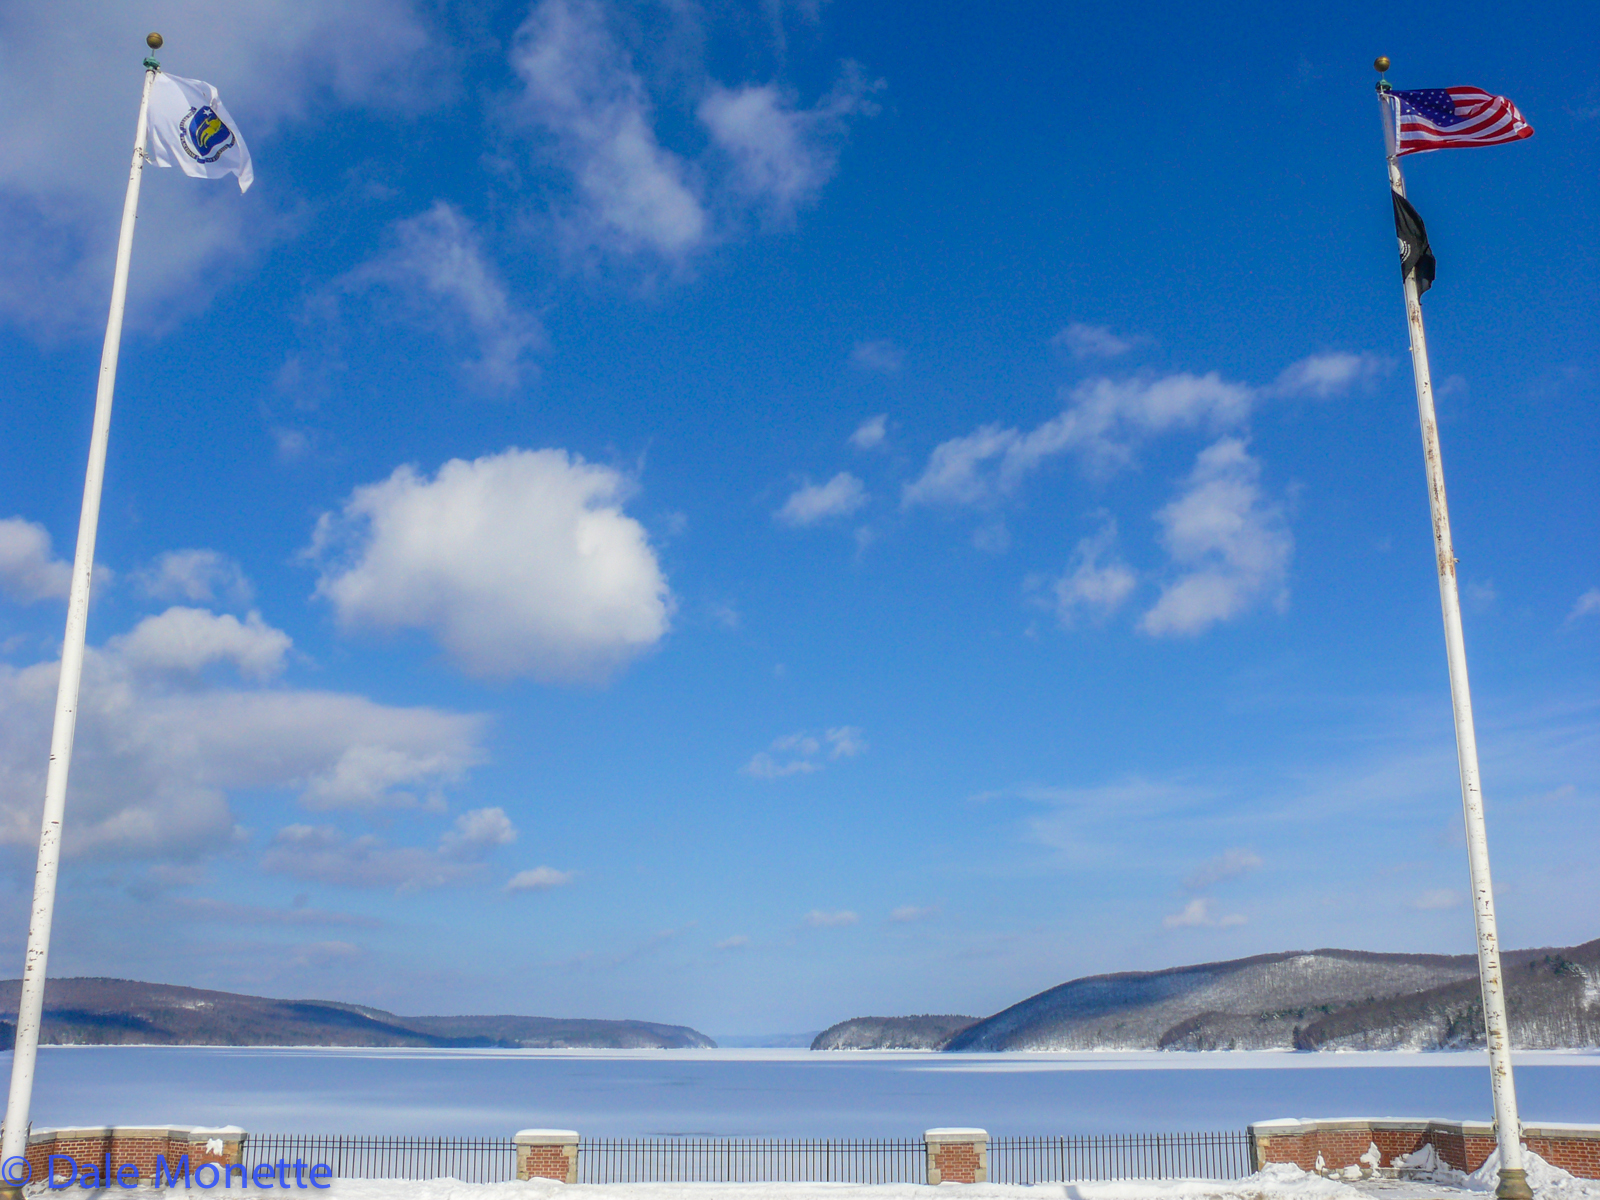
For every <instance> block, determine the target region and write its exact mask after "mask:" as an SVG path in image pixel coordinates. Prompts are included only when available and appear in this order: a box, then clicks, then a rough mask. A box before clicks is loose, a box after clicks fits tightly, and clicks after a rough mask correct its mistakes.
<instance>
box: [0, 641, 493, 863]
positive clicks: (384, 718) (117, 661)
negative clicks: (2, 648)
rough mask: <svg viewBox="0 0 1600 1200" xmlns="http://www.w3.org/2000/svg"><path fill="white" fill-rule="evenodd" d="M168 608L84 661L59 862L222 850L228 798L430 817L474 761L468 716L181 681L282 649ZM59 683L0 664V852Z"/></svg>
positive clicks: (34, 831) (29, 817)
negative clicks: (258, 794)
mask: <svg viewBox="0 0 1600 1200" xmlns="http://www.w3.org/2000/svg"><path fill="white" fill-rule="evenodd" d="M176 611H177V612H178V614H179V615H178V616H177V617H172V616H171V615H170V614H162V616H160V617H154V618H150V619H149V621H147V622H143V623H141V625H140V626H138V627H136V628H135V630H134V631H133V632H131V633H129V634H125V635H123V636H121V637H119V638H113V639H112V640H111V641H110V642H108V643H107V644H106V645H105V646H104V647H103V648H94V647H91V648H90V649H89V650H88V652H87V654H86V657H85V662H84V679H83V688H82V692H81V693H80V707H79V716H78V726H77V738H76V745H75V747H74V752H73V763H72V806H71V814H70V817H69V819H68V821H67V824H66V830H65V846H66V849H67V850H68V852H69V853H72V854H82V853H95V854H99V855H102V856H111V857H139V858H156V859H189V858H194V857H198V856H202V855H205V854H206V853H208V852H213V851H216V850H218V849H222V848H226V847H228V846H230V845H232V844H233V843H234V841H235V839H236V837H237V836H238V831H237V829H236V827H235V820H234V816H233V812H232V809H231V806H230V804H229V794H230V793H231V792H234V791H239V790H267V791H289V792H293V793H298V794H299V795H300V798H301V801H302V803H304V804H305V805H306V806H308V807H311V808H354V809H363V810H370V809H378V808H406V807H417V806H418V805H419V804H430V805H432V806H434V807H437V806H439V805H440V804H442V801H441V800H440V799H439V798H438V794H439V792H440V790H441V789H442V788H444V787H446V786H448V785H450V784H453V783H455V782H457V781H459V780H460V779H461V778H462V777H463V775H464V774H465V772H466V771H467V769H468V768H469V767H471V766H472V765H474V764H475V763H477V762H479V761H481V760H482V758H483V756H484V754H483V748H482V741H483V736H484V731H485V722H484V719H483V718H482V717H479V716H474V715H464V714H456V713H447V712H442V711H440V710H438V709H430V708H395V707H390V706H387V705H382V704H376V703H374V702H373V701H371V700H368V699H366V698H365V697H362V696H355V695H349V694H343V693H337V692H317V691H303V690H298V689H294V688H285V687H281V686H280V687H275V688H271V689H263V688H241V687H239V686H236V685H227V684H225V683H222V682H213V681H207V680H204V679H200V678H197V677H195V676H194V674H193V672H194V671H196V670H198V669H199V668H200V667H202V666H206V665H208V664H216V665H218V666H224V665H228V664H232V665H234V666H236V667H242V668H244V669H245V670H246V671H247V672H248V671H252V670H254V671H256V672H257V673H258V674H259V673H264V669H265V668H269V667H271V666H272V665H273V664H274V662H275V659H276V657H279V656H281V650H282V649H285V648H287V645H288V638H287V636H286V635H284V634H282V633H280V632H279V631H277V630H274V629H271V628H270V627H269V626H266V625H264V624H257V625H255V626H254V627H252V625H251V624H250V623H249V622H245V623H241V622H239V621H238V620H237V619H236V618H234V617H231V616H213V617H211V621H212V623H213V627H212V628H209V629H208V628H207V627H206V622H205V620H204V617H205V614H200V615H198V616H197V615H195V614H194V610H176ZM59 673H60V667H59V664H58V663H56V662H55V661H53V660H52V661H47V662H41V663H36V664H33V665H32V666H28V667H22V668H16V667H11V666H5V665H0V844H9V845H14V846H23V847H27V846H34V845H37V843H38V837H39V805H40V802H41V798H42V797H43V795H44V773H45V767H46V765H47V764H46V761H45V760H46V757H47V756H46V754H45V753H44V750H43V748H44V747H48V746H49V744H50V726H51V720H52V716H53V713H54V709H55V697H56V683H57V679H58V677H59ZM419 792H420V793H422V798H420V799H419V797H418V795H417V793H419Z"/></svg>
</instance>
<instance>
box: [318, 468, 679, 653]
mask: <svg viewBox="0 0 1600 1200" xmlns="http://www.w3.org/2000/svg"><path fill="white" fill-rule="evenodd" d="M631 490H632V485H631V484H630V482H629V481H628V480H627V479H626V478H625V477H624V476H623V475H621V474H620V473H618V472H617V471H615V470H613V469H611V468H609V467H603V466H599V465H597V464H593V463H586V462H584V461H583V460H582V459H580V458H576V457H573V458H569V457H568V455H567V454H566V453H565V452H564V451H561V450H536V451H528V450H519V449H516V448H512V449H509V450H506V451H505V452H503V453H501V454H496V455H489V456H486V457H484V458H479V459H475V460H473V461H472V462H467V461H464V460H462V459H451V460H450V461H449V462H447V463H445V464H444V465H443V466H442V467H440V468H439V471H438V474H437V475H436V476H434V477H433V478H431V479H430V478H428V477H426V476H422V475H419V474H418V473H417V471H416V470H415V469H414V468H412V467H409V466H405V467H400V468H397V469H396V470H395V472H394V474H393V475H391V476H390V477H389V478H388V479H386V480H384V481H383V482H382V483H375V484H369V485H366V486H364V487H359V488H357V489H356V490H355V492H354V493H352V494H351V496H350V497H349V499H347V500H346V501H345V503H344V506H343V508H342V509H341V511H340V512H339V513H338V514H326V515H324V516H323V517H322V519H321V520H320V521H319V522H318V525H317V531H316V535H315V538H314V540H313V544H312V548H311V551H310V553H311V554H312V556H313V557H315V558H317V559H319V560H320V561H322V563H323V572H322V577H321V580H320V581H319V583H318V585H317V592H318V594H319V595H321V596H325V597H327V598H328V599H329V600H331V601H332V602H333V605H334V607H335V609H336V610H337V612H338V615H339V620H340V623H341V624H343V625H344V626H346V627H347V628H355V627H363V626H370V627H373V628H377V629H386V630H397V629H423V630H426V631H428V632H429V633H430V634H432V635H433V636H434V637H435V638H436V639H437V640H438V641H439V643H440V644H441V645H442V646H443V647H444V648H445V650H446V651H447V652H448V653H449V654H450V655H451V657H452V658H453V659H454V660H455V661H456V663H457V664H458V665H459V666H460V667H461V668H462V670H464V671H466V672H468V673H469V674H472V675H479V676H500V677H505V676H516V675H529V676H533V677H534V678H536V679H542V680H581V679H591V680H592V679H602V678H604V677H605V676H607V675H608V674H609V673H610V672H612V671H613V670H615V669H617V668H618V667H620V666H621V665H622V664H623V663H625V662H627V661H628V660H629V659H632V658H634V657H635V656H637V655H638V654H641V653H643V652H644V651H646V650H648V649H649V648H650V647H652V646H654V645H655V644H656V643H657V642H659V641H660V640H661V638H662V637H663V636H665V634H666V632H667V625H668V620H669V617H670V615H671V612H672V598H671V595H670V593H669V592H668V589H667V582H666V579H665V577H664V576H663V575H662V573H661V568H660V565H659V563H658V562H657V561H656V556H655V553H654V551H653V550H652V549H651V547H650V544H649V538H648V536H647V534H646V533H645V530H644V527H643V526H641V525H640V524H639V523H638V522H637V521H635V520H634V519H633V518H631V517H629V516H627V515H626V514H625V513H624V512H623V511H622V502H623V501H624V499H625V498H626V497H627V495H628V494H629V492H630V491H631Z"/></svg>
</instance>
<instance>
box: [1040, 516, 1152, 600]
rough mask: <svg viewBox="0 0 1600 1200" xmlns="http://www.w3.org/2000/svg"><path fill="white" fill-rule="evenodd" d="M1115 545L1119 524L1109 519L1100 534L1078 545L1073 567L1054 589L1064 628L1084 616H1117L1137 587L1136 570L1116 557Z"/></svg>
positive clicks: (1085, 539)
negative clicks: (1081, 614)
mask: <svg viewBox="0 0 1600 1200" xmlns="http://www.w3.org/2000/svg"><path fill="white" fill-rule="evenodd" d="M1116 541H1117V523H1116V522H1115V521H1113V520H1110V519H1109V518H1108V519H1107V520H1106V522H1105V524H1104V525H1103V526H1102V527H1101V529H1100V532H1099V533H1096V534H1094V535H1093V536H1092V537H1086V538H1084V539H1082V540H1081V541H1079V543H1078V546H1077V549H1076V550H1075V551H1074V552H1073V555H1072V565H1071V567H1069V568H1068V570H1067V573H1066V574H1065V575H1063V576H1061V578H1060V579H1058V580H1056V582H1055V584H1054V586H1053V587H1052V589H1051V591H1052V592H1053V593H1054V596H1055V602H1056V615H1057V616H1058V617H1059V618H1060V619H1061V623H1062V624H1063V625H1071V624H1072V623H1073V621H1074V620H1075V619H1076V617H1077V616H1078V614H1079V613H1082V612H1088V613H1089V614H1091V615H1092V616H1099V617H1103V616H1107V615H1109V614H1110V613H1113V612H1115V611H1116V610H1117V609H1118V608H1120V607H1122V603H1123V601H1125V600H1126V599H1127V598H1128V597H1129V595H1131V594H1132V592H1133V589H1134V588H1135V587H1137V586H1138V582H1139V581H1138V576H1137V575H1135V574H1134V572H1133V569H1132V568H1131V567H1129V566H1128V565H1127V564H1126V563H1125V562H1123V561H1122V560H1121V559H1120V558H1117V557H1115V555H1114V552H1113V548H1114V547H1115V545H1116Z"/></svg>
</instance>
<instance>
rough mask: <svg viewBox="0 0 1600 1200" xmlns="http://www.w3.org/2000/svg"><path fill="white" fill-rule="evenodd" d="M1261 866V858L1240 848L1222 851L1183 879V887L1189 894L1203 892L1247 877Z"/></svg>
mask: <svg viewBox="0 0 1600 1200" xmlns="http://www.w3.org/2000/svg"><path fill="white" fill-rule="evenodd" d="M1260 866H1261V856H1260V855H1259V854H1256V853H1254V852H1253V851H1250V850H1246V849H1245V848H1244V847H1242V846H1235V847H1233V848H1231V849H1228V850H1224V851H1223V852H1222V853H1221V854H1219V855H1217V856H1216V857H1215V858H1208V859H1206V861H1205V862H1203V863H1201V864H1200V865H1199V866H1198V867H1196V868H1195V869H1194V870H1193V871H1191V872H1190V873H1189V875H1188V876H1187V877H1186V878H1185V879H1184V881H1183V886H1184V887H1186V888H1188V889H1189V890H1190V891H1191V892H1203V891H1205V890H1206V889H1207V888H1211V887H1215V886H1216V885H1217V884H1219V883H1222V882H1223V881H1224V880H1228V879H1237V878H1239V876H1241V875H1248V874H1249V873H1250V872H1251V871H1254V870H1256V869H1257V868H1259V867H1260Z"/></svg>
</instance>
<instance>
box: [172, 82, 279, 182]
mask: <svg viewBox="0 0 1600 1200" xmlns="http://www.w3.org/2000/svg"><path fill="white" fill-rule="evenodd" d="M150 149H151V151H152V156H153V157H154V158H155V160H156V163H157V165H159V166H163V167H170V166H172V165H173V164H174V163H176V164H177V165H178V166H180V167H182V168H183V173H184V174H185V175H193V176H194V177H195V178H196V179H221V178H222V177H223V176H224V175H237V176H238V177H239V190H240V191H241V192H243V191H247V190H248V189H249V187H250V185H251V184H252V183H254V182H255V178H256V173H255V170H254V168H252V167H251V166H250V151H249V150H247V149H246V148H245V144H244V139H243V138H242V137H240V136H239V129H238V127H237V126H236V125H234V123H233V118H232V117H231V116H229V115H228V110H227V109H226V108H224V107H223V104H222V97H220V96H218V95H217V89H216V88H214V87H212V86H211V85H210V84H209V83H204V82H202V81H201V80H198V79H185V78H183V77H182V76H181V75H168V74H167V73H166V72H164V71H163V72H160V73H158V74H157V75H156V78H155V82H154V83H152V84H151V85H150Z"/></svg>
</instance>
